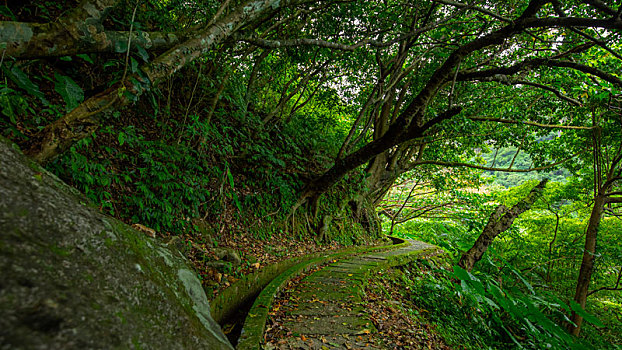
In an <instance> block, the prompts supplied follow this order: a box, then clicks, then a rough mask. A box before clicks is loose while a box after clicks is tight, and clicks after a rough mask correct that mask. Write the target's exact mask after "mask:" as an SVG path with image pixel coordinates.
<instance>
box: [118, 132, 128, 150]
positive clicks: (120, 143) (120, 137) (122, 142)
mask: <svg viewBox="0 0 622 350" xmlns="http://www.w3.org/2000/svg"><path fill="white" fill-rule="evenodd" d="M126 137H127V135H125V133H124V132H123V131H121V132H120V133H119V136H118V138H119V145H120V146H123V144H124V143H125V139H126Z"/></svg>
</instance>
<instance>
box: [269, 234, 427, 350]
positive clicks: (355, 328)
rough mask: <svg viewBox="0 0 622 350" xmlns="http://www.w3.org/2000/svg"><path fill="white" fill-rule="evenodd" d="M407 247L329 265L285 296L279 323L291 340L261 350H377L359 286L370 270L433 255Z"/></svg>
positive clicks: (421, 246) (419, 246) (415, 244)
mask: <svg viewBox="0 0 622 350" xmlns="http://www.w3.org/2000/svg"><path fill="white" fill-rule="evenodd" d="M409 242H410V245H409V246H407V247H403V248H400V249H396V250H392V251H386V252H377V253H369V254H364V255H359V256H355V257H351V258H347V259H344V260H341V261H339V262H336V263H333V264H331V265H328V266H327V267H325V268H323V269H321V270H319V271H317V272H315V273H312V274H310V275H308V276H306V277H305V278H304V279H302V280H301V281H300V283H299V284H298V285H296V286H295V287H294V288H291V289H289V290H287V291H286V295H287V296H289V300H290V301H289V302H288V303H287V304H284V305H283V306H281V310H282V311H283V314H284V315H285V317H284V318H283V319H282V320H281V322H282V325H283V326H284V327H285V329H286V330H287V331H289V332H291V335H290V336H286V338H284V339H282V340H280V341H279V340H275V343H273V344H268V345H267V346H266V348H268V349H269V348H275V347H276V348H277V349H321V350H325V349H335V348H337V349H382V348H383V347H382V346H381V345H378V344H374V342H375V341H374V340H373V339H372V335H371V333H373V332H375V328H374V326H373V323H372V322H371V320H370V319H369V318H368V316H367V314H366V312H365V308H366V306H365V305H362V295H361V294H362V290H363V286H364V282H365V280H366V279H367V278H368V277H369V274H370V273H372V272H373V271H375V270H381V268H382V267H386V266H396V265H402V264H405V263H407V262H409V261H412V260H414V259H416V257H417V256H420V254H419V253H420V252H422V251H429V250H431V251H436V250H435V249H434V248H435V247H434V246H432V245H429V244H427V243H423V242H419V241H412V240H409ZM287 331H286V332H285V333H287Z"/></svg>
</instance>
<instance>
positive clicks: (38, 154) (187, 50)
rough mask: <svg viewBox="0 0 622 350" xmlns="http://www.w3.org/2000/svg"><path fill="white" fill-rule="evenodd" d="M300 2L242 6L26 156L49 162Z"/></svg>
mask: <svg viewBox="0 0 622 350" xmlns="http://www.w3.org/2000/svg"><path fill="white" fill-rule="evenodd" d="M109 1H110V0H109ZM298 2H300V0H286V1H281V0H260V1H253V0H250V1H247V2H246V3H243V4H242V5H240V6H238V8H236V9H235V10H234V11H232V12H231V13H230V14H229V15H227V16H226V17H224V18H222V19H221V20H219V21H216V22H215V23H213V24H212V25H210V26H208V27H207V28H205V29H204V30H203V31H200V32H198V33H196V34H195V35H194V36H193V37H192V38H191V39H189V40H187V41H185V42H183V43H181V44H179V45H177V46H175V47H173V48H171V49H170V50H168V51H167V52H165V53H163V54H162V55H160V56H158V57H157V58H156V59H155V60H153V62H152V63H151V64H149V65H147V66H143V67H141V68H140V70H139V72H138V73H137V74H133V75H130V76H129V77H127V78H126V79H125V80H124V81H122V82H120V83H119V84H118V85H117V86H115V87H113V88H112V89H110V90H107V91H106V92H104V93H102V94H99V95H97V96H94V97H92V98H90V99H88V100H86V101H84V102H83V103H82V104H81V105H80V106H78V107H77V108H76V109H74V110H73V111H71V112H70V113H68V114H67V115H65V116H63V117H62V118H60V119H58V120H57V121H55V122H54V123H52V124H50V125H48V126H47V127H46V128H45V129H43V130H42V131H41V132H40V133H39V134H38V135H36V136H35V137H34V139H33V143H32V144H31V147H30V149H29V150H28V151H27V154H28V155H30V156H31V157H33V158H34V159H35V160H36V161H37V162H39V163H42V164H45V163H47V162H49V161H50V160H52V159H54V158H55V157H56V156H58V155H59V154H61V153H62V152H64V151H65V150H66V149H67V148H69V147H70V146H71V145H72V144H74V143H75V142H76V141H78V140H80V139H83V138H84V137H86V136H88V135H90V134H91V133H92V132H93V131H95V130H96V129H97V128H98V127H99V126H100V124H101V119H102V118H101V117H102V116H103V115H104V114H106V113H109V112H111V111H113V110H116V109H118V108H120V107H122V106H125V105H128V104H129V103H131V102H133V101H135V100H136V99H137V98H139V97H140V95H142V94H143V93H144V92H145V91H147V90H148V89H150V88H151V86H152V85H154V84H157V83H158V82H159V81H161V80H162V79H165V78H167V77H169V76H171V75H172V74H174V73H175V72H177V71H178V70H179V69H181V68H182V67H184V66H185V65H187V64H189V63H190V62H192V61H194V60H195V59H197V58H198V57H200V56H201V55H203V54H205V53H207V52H208V51H209V50H211V49H212V48H213V47H215V46H216V45H218V44H219V43H221V42H222V41H224V40H225V39H226V38H228V37H230V36H231V34H233V33H234V32H235V31H236V30H237V29H238V28H240V27H241V26H243V25H245V24H248V23H249V22H251V21H253V20H255V19H257V18H259V17H260V16H261V15H264V14H266V13H268V12H270V11H273V10H275V9H277V8H280V7H285V6H290V5H293V4H297V3H298Z"/></svg>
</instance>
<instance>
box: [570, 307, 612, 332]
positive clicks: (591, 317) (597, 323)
mask: <svg viewBox="0 0 622 350" xmlns="http://www.w3.org/2000/svg"><path fill="white" fill-rule="evenodd" d="M570 308H572V311H574V312H576V313H577V315H579V316H581V317H583V319H584V320H586V321H587V322H589V323H591V324H593V325H595V326H596V327H605V325H604V324H603V323H602V322H601V321H600V320H599V319H598V317H596V316H594V315H590V314H588V313H587V311H585V310H584V309H583V308H582V307H581V305H579V304H578V303H577V302H576V301H574V300H572V301H570Z"/></svg>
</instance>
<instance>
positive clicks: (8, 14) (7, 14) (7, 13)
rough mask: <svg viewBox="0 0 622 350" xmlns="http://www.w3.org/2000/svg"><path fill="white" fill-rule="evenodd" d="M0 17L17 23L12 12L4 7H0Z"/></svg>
mask: <svg viewBox="0 0 622 350" xmlns="http://www.w3.org/2000/svg"><path fill="white" fill-rule="evenodd" d="M0 15H2V16H5V17H9V18H10V19H11V20H12V21H17V17H15V15H14V14H13V12H11V10H10V9H9V8H8V7H6V6H0Z"/></svg>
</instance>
